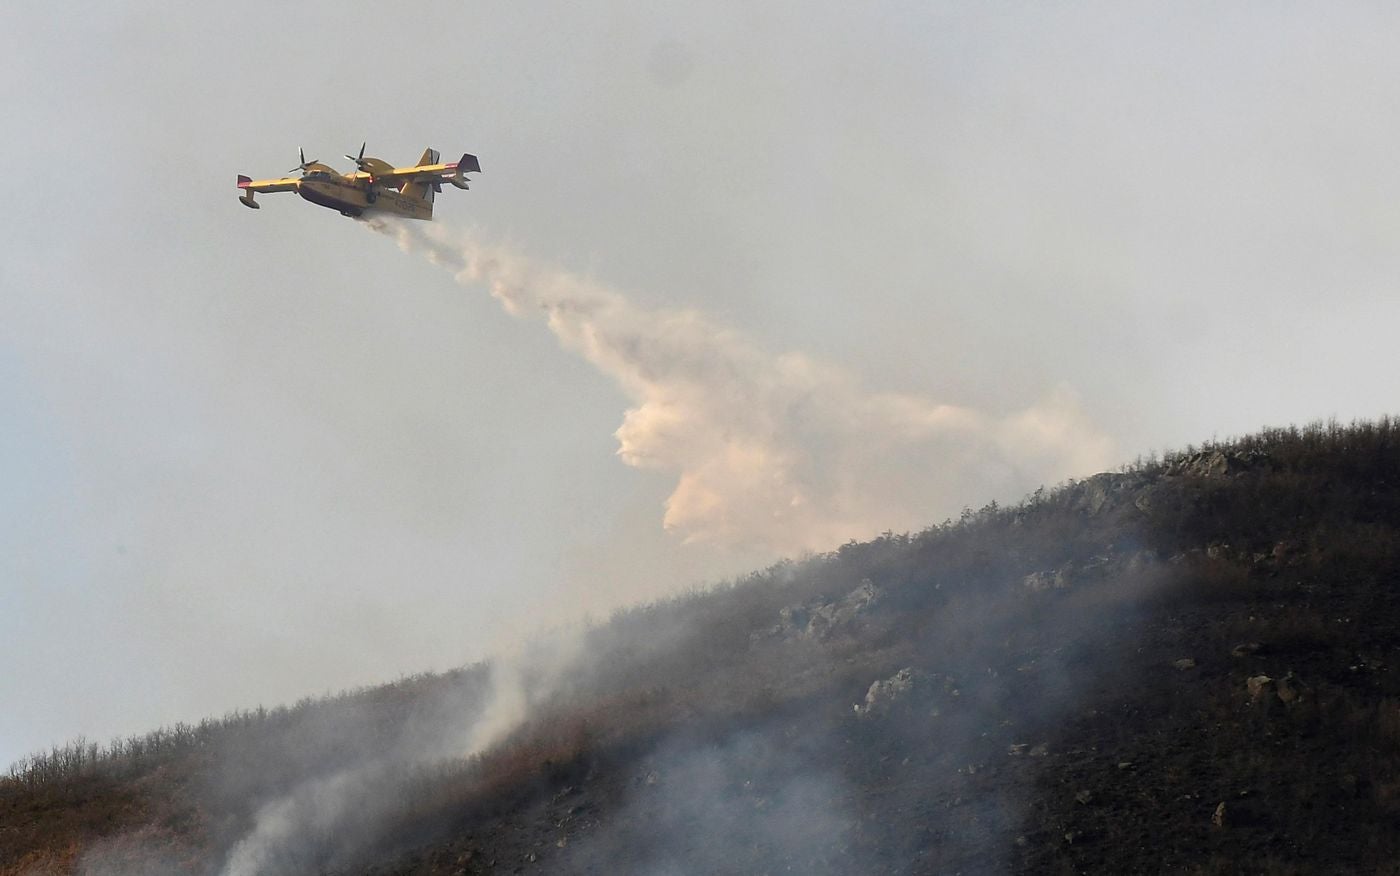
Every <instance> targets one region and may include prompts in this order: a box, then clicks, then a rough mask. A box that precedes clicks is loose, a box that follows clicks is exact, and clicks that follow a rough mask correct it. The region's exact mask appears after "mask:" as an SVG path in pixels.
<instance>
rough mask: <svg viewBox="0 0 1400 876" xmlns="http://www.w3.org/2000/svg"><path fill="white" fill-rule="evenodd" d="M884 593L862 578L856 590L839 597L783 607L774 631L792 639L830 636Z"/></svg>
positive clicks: (849, 623)
mask: <svg viewBox="0 0 1400 876" xmlns="http://www.w3.org/2000/svg"><path fill="white" fill-rule="evenodd" d="M882 595H883V592H882V591H881V590H880V588H879V587H876V586H875V584H874V582H872V581H871V580H870V579H869V578H865V579H862V580H861V582H860V584H858V585H857V586H856V588H855V589H854V590H852V591H851V592H850V593H847V594H846V595H845V596H843V597H841V598H840V599H838V600H836V601H833V602H826V601H823V600H812V601H810V602H805V603H802V604H801V605H789V606H785V607H783V608H781V609H779V610H778V625H777V626H776V627H774V628H773V630H772V633H773V634H776V635H780V636H783V637H784V638H788V639H816V640H818V641H821V640H824V639H827V638H829V637H831V636H832V635H834V634H836V633H839V632H841V631H842V630H844V629H845V628H847V627H849V626H850V625H851V624H852V622H854V621H855V620H856V619H857V618H859V617H860V616H861V615H863V614H865V613H866V612H867V611H869V609H870V608H871V606H873V605H875V604H876V603H877V602H879V601H880V597H881V596H882Z"/></svg>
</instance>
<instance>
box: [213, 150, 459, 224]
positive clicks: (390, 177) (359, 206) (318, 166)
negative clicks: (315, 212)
mask: <svg viewBox="0 0 1400 876" xmlns="http://www.w3.org/2000/svg"><path fill="white" fill-rule="evenodd" d="M298 154H300V156H301V164H299V165H297V166H296V167H294V168H292V170H291V171H289V172H291V173H295V172H296V171H298V170H300V171H301V176H299V177H297V176H289V177H283V178H282V179H259V180H254V179H250V178H248V177H246V176H243V175H242V174H240V175H239V177H238V188H239V191H240V192H241V194H240V195H239V196H238V200H240V201H242V202H243V203H244V204H245V205H247V206H249V207H252V208H253V209H254V210H256V209H258V208H259V207H261V206H262V205H261V204H259V203H258V202H257V201H256V200H255V199H254V195H255V194H256V193H257V192H296V193H297V194H298V195H301V196H302V197H303V198H305V199H306V200H308V201H310V202H311V203H313V204H318V205H320V206H322V207H330V208H331V209H332V210H339V211H340V215H342V216H361V215H363V214H365V213H373V212H381V213H391V214H393V215H396V216H405V217H407V218H409V219H431V218H433V195H434V194H436V193H438V192H440V191H442V184H443V183H451V184H452V185H454V186H456V187H457V188H459V189H465V188H467V177H466V175H467V174H468V173H480V172H481V165H480V164H479V163H478V162H477V160H476V156H475V155H463V156H462V158H461V160H459V161H454V162H453V163H451V164H439V163H438V159H439V157H440V156H439V155H438V151H437V150H436V149H427V150H425V151H424V152H423V157H422V158H420V159H418V163H417V164H416V165H414V166H413V167H394V166H393V165H391V164H389V163H388V162H385V161H380V160H379V159H378V158H366V157H365V147H364V144H363V143H362V144H360V154H359V156H358V157H357V156H354V155H347V156H345V157H346V158H348V159H350V160H351V161H353V162H355V167H356V168H357V169H356V170H355V171H354V172H352V173H345V174H342V173H340V172H339V171H337V170H336V169H335V168H333V167H330V166H328V165H325V164H322V163H320V162H319V161H316V160H315V159H313V160H311V161H307V160H306V153H305V152H302V151H300V150H298Z"/></svg>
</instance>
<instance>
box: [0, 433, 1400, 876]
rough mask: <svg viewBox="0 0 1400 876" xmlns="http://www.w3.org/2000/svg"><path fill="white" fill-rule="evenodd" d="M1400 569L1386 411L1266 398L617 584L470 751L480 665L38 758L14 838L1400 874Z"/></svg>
mask: <svg viewBox="0 0 1400 876" xmlns="http://www.w3.org/2000/svg"><path fill="white" fill-rule="evenodd" d="M1397 587H1400V423H1395V422H1393V421H1389V420H1382V421H1379V422H1376V423H1360V424H1354V425H1352V426H1346V427H1343V426H1337V425H1318V426H1313V427H1309V428H1306V429H1281V430H1272V431H1267V432H1264V433H1261V434H1259V435H1255V436H1252V437H1248V438H1245V439H1242V440H1238V441H1234V442H1230V443H1225V444H1215V445H1210V446H1207V447H1205V448H1200V449H1197V448H1191V449H1188V450H1186V451H1183V452H1179V453H1175V454H1170V455H1168V456H1167V458H1165V459H1163V460H1151V461H1146V462H1142V463H1139V464H1137V465H1134V466H1131V467H1129V468H1126V469H1125V470H1123V471H1121V472H1116V473H1107V474H1100V475H1096V476H1094V477H1091V478H1088V479H1087V480H1084V481H1080V482H1074V483H1070V484H1066V485H1063V486H1061V487H1059V488H1057V489H1054V490H1050V491H1041V492H1037V493H1036V494H1035V495H1033V496H1031V497H1029V498H1027V499H1026V500H1025V501H1023V502H1022V503H1021V504H1019V505H1016V506H1014V507H997V506H995V505H991V506H988V507H986V508H983V509H982V510H980V511H968V512H965V513H964V514H963V516H962V518H961V519H960V520H957V521H949V522H947V523H944V524H943V525H940V526H936V527H933V528H931V529H929V530H926V531H924V532H921V533H918V534H914V535H898V534H886V535H885V536H884V537H881V538H878V539H876V540H874V541H871V542H867V543H855V542H852V543H850V544H847V545H845V546H844V547H842V548H841V549H839V550H837V551H835V552H833V553H830V554H826V555H822V556H818V557H813V558H808V559H804V560H802V561H799V562H792V563H784V564H780V565H778V566H775V567H773V568H770V569H768V570H765V571H763V572H759V573H755V574H753V575H751V576H749V577H748V578H746V579H743V580H740V581H736V582H733V583H731V584H726V585H723V586H718V587H715V588H712V589H710V590H707V591H705V592H701V593H695V594H690V595H686V596H684V597H679V598H676V599H672V600H669V601H665V602H660V603H656V604H651V605H646V606H642V607H637V608H634V609H631V610H629V611H626V612H623V613H620V614H618V615H616V616H615V617H614V618H612V620H611V621H610V622H608V623H606V624H602V625H599V626H597V627H595V628H592V629H590V630H587V631H586V632H584V633H582V634H581V635H580V639H581V641H580V642H578V643H576V644H575V646H574V647H571V648H569V649H565V650H566V651H567V656H556V657H554V658H551V657H550V656H549V655H550V654H551V653H553V652H552V651H551V648H550V647H548V646H541V648H540V649H539V654H537V655H535V657H534V658H533V659H531V660H529V661H526V662H525V663H524V664H522V667H520V668H519V669H518V670H517V671H515V672H514V673H513V674H512V675H511V685H512V686H513V689H514V690H515V692H516V694H517V695H518V696H517V700H518V701H519V702H520V703H523V704H524V707H523V708H522V709H520V710H519V714H518V715H517V716H516V717H515V718H514V719H513V720H512V721H511V722H509V723H508V724H505V725H503V729H501V730H500V732H499V733H498V734H497V735H496V736H493V737H491V744H490V745H489V746H487V747H484V748H480V749H476V748H473V747H471V746H470V745H468V744H466V743H465V742H462V741H461V740H462V739H463V738H465V737H463V736H461V734H458V735H455V736H454V735H453V733H452V732H451V731H452V730H453V728H460V727H476V726H480V725H479V723H478V718H479V717H480V714H484V713H485V712H486V711H488V710H491V709H494V708H497V706H495V705H492V704H493V703H498V699H499V691H500V688H501V686H502V683H503V682H502V677H501V676H502V673H501V671H500V669H501V668H500V667H495V666H491V665H480V666H474V667H470V668H467V669H463V670H460V671H457V672H453V673H448V674H444V675H433V676H422V677H417V678H412V679H405V680H403V681H401V682H399V683H397V684H394V685H389V686H385V687H380V688H373V689H367V690H363V691H357V692H352V693H347V694H344V695H341V696H339V697H334V698H330V699H326V700H318V701H310V700H308V701H304V702H302V703H299V704H297V705H296V706H295V707H292V708H279V709H275V710H271V711H265V710H258V711H255V712H247V713H239V714H235V715H229V716H226V717H225V718H222V719H218V720H209V721H205V722H203V723H202V724H200V725H197V726H178V727H175V728H170V729H166V730H161V731H158V732H156V733H153V734H150V735H148V736H145V737H138V738H132V739H127V740H119V741H117V742H114V743H112V744H111V745H90V744H88V743H85V742H82V741H78V742H74V743H70V744H69V745H67V746H64V747H61V748H56V749H54V750H52V751H50V752H47V753H43V754H39V755H35V756H34V757H31V758H28V759H26V760H24V761H22V762H20V763H18V764H15V765H14V767H13V768H12V769H11V770H10V775H9V776H8V777H7V778H4V779H0V873H4V874H19V873H35V874H38V873H70V872H88V873H197V874H227V876H238V874H243V873H318V872H320V873H346V874H349V873H374V874H409V873H433V874H437V873H441V874H475V873H598V874H611V873H647V874H652V873H657V874H660V873H666V874H669V873H745V874H748V873H778V872H792V873H806V874H823V873H830V874H837V873H1008V872H1010V873H1022V872H1024V873H1084V872H1088V873H1105V872H1116V873H1129V872H1137V873H1157V872H1187V873H1240V872H1251V873H1279V874H1283V873H1314V872H1325V873H1400V864H1397V863H1396V862H1397V861H1400V593H1397ZM554 650H558V649H554ZM482 738H485V737H482ZM463 751H475V752H476V753H474V754H471V755H470V756H468V757H462V756H461V753H462V752H463Z"/></svg>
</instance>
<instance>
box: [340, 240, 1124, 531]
mask: <svg viewBox="0 0 1400 876" xmlns="http://www.w3.org/2000/svg"><path fill="white" fill-rule="evenodd" d="M366 224H368V225H369V227H371V228H373V229H375V230H376V231H379V232H381V233H384V234H387V235H388V236H390V237H392V238H393V239H395V240H396V241H397V242H398V244H399V246H400V247H401V248H403V249H404V250H406V251H408V252H412V253H416V254H420V255H422V256H424V257H426V258H428V259H429V260H430V261H432V262H433V263H435V264H438V265H441V266H443V267H445V268H447V269H448V270H450V271H451V272H452V273H453V275H454V277H455V278H456V280H457V282H458V283H461V284H462V285H465V286H477V285H485V286H487V287H488V288H489V289H490V292H491V295H492V296H494V297H495V298H496V299H497V300H498V301H500V302H501V304H502V305H503V306H504V307H505V308H506V309H507V310H508V311H509V312H510V313H512V314H514V315H517V316H522V317H532V316H533V317H536V318H539V319H542V320H544V322H545V323H546V325H548V327H549V329H550V331H551V332H553V334H554V335H555V337H557V338H558V339H559V342H560V343H561V344H563V345H564V346H565V347H566V348H568V349H569V350H572V351H574V352H575V353H577V354H579V355H580V356H582V357H583V358H585V359H586V360H587V361H588V362H589V363H591V364H592V365H593V366H595V367H596V368H597V369H598V370H599V371H601V372H602V373H603V374H605V375H607V376H608V377H609V378H611V379H612V380H613V381H615V382H616V383H617V385H618V386H619V387H620V388H621V389H622V390H623V391H624V392H625V393H626V394H627V396H628V398H629V399H630V400H631V401H632V403H633V406H632V407H631V408H630V409H628V411H627V412H626V414H625V415H624V417H623V421H622V425H621V426H620V427H619V428H618V429H617V431H616V433H615V436H616V438H617V441H618V449H617V454H618V456H619V457H620V458H621V459H622V461H623V462H625V463H626V464H628V465H630V466H634V467H636V468H642V469H651V470H657V471H662V472H666V473H668V474H670V475H672V476H674V477H675V478H676V482H675V487H674V489H673V490H672V492H671V494H670V496H669V497H668V498H667V500H666V503H665V514H664V518H663V523H664V525H665V527H666V529H667V530H668V531H670V532H672V533H674V534H676V535H678V536H680V537H682V538H683V539H684V540H685V541H687V542H692V543H694V542H702V543H714V544H719V545H725V546H737V547H751V548H761V549H767V550H771V551H775V552H778V553H793V552H799V551H804V550H824V549H829V548H831V547H833V546H835V545H837V544H840V543H842V542H844V541H846V540H848V539H852V538H858V537H865V536H869V535H873V534H875V533H877V532H880V531H884V530H900V531H903V530H910V529H915V528H918V527H920V526H922V525H926V524H927V523H928V522H929V520H930V519H931V518H934V517H935V516H940V515H946V514H949V513H952V512H953V511H954V510H956V509H957V508H958V507H961V506H963V505H965V504H968V503H971V502H973V501H980V500H983V499H985V498H986V497H987V496H997V497H999V498H1010V497H1013V496H1015V495H1017V494H1019V493H1022V492H1024V491H1026V490H1028V489H1033V488H1034V487H1035V486H1037V485H1039V484H1042V483H1046V482H1051V483H1053V482H1056V481H1058V480H1061V479H1064V478H1067V477H1069V476H1071V475H1074V474H1081V473H1084V472H1088V471H1093V470H1096V469H1097V468H1099V467H1102V466H1104V465H1106V464H1107V463H1108V462H1109V461H1110V460H1111V459H1112V458H1113V443H1112V441H1111V440H1110V439H1109V438H1108V437H1107V436H1106V435H1105V434H1104V433H1102V432H1101V431H1099V430H1098V429H1097V428H1096V427H1095V426H1094V425H1093V424H1092V423H1090V422H1089V421H1088V419H1087V418H1086V416H1085V415H1084V413H1083V412H1082V411H1081V410H1080V408H1079V405H1078V403H1077V400H1076V397H1075V395H1074V392H1073V391H1072V390H1071V389H1070V388H1068V387H1064V386H1061V387H1057V388H1055V389H1054V390H1053V391H1052V392H1051V393H1050V394H1049V395H1048V396H1047V397H1046V398H1044V399H1043V400H1042V401H1041V402H1039V403H1038V404H1036V405H1034V406H1033V407H1030V408H1028V409H1026V410H1023V411H1020V412H1018V413H1013V414H1010V415H1005V416H996V415H992V414H987V413H983V412H979V411H976V410H973V409H970V408H967V407H958V406H954V405H947V404H938V403H936V402H934V401H931V400H929V399H926V398H922V397H919V396H914V395H908V394H897V393H889V392H870V391H868V390H866V389H865V388H864V387H862V386H861V385H860V383H859V381H858V380H857V379H856V378H855V377H854V376H853V375H851V374H850V373H848V372H847V371H845V370H843V369H841V368H839V367H836V366H834V365H830V364H826V363H822V362H817V361H814V360H813V359H811V358H809V357H807V356H804V355H802V354H800V353H784V354H773V353H769V352H767V351H764V350H762V349H760V348H759V347H757V346H756V345H755V344H754V343H753V342H752V341H751V340H750V339H748V338H746V337H745V336H744V335H743V334H741V333H739V332H737V331H734V330H732V329H728V328H725V327H723V326H720V325H717V324H715V323H714V322H712V321H711V320H710V319H708V318H707V317H705V316H704V315H703V314H701V313H699V312H697V311H694V310H648V309H646V308H643V307H639V306H637V305H635V304H633V303H632V302H630V301H629V300H628V299H627V298H625V297H624V296H623V295H622V294H620V293H619V292H617V291H616V290H613V289H609V288H607V287H605V286H602V285H599V284H597V283H594V282H591V281H589V280H586V279H584V278H582V277H580V276H577V275H574V274H570V273H567V272H564V271H559V270H553V269H549V268H545V267H541V266H538V265H536V264H534V263H533V262H531V261H530V260H529V259H527V258H525V257H524V256H522V255H520V254H519V253H515V252H512V251H510V250H509V249H506V248H504V247H499V246H490V245H487V244H483V243H480V242H478V241H477V240H475V238H473V237H472V236H470V235H467V234H464V233H462V232H461V231H457V230H452V229H448V228H444V227H441V226H423V225H421V224H411V223H407V222H401V221H397V220H387V219H375V220H372V221H369V222H367V223H366Z"/></svg>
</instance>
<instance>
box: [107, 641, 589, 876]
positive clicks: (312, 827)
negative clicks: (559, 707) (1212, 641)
mask: <svg viewBox="0 0 1400 876" xmlns="http://www.w3.org/2000/svg"><path fill="white" fill-rule="evenodd" d="M582 633H583V631H582V629H580V628H565V629H559V630H556V631H554V633H553V635H552V636H550V637H549V638H547V639H541V640H539V641H535V642H530V643H528V644H525V645H522V646H519V647H517V648H516V649H515V650H513V651H511V652H508V653H506V654H505V655H503V656H502V657H500V658H498V659H496V660H495V661H493V662H492V664H491V669H490V671H491V677H490V684H489V687H488V689H487V691H486V695H485V699H484V701H482V700H481V698H480V697H479V696H478V694H477V693H475V692H474V691H452V690H449V691H446V692H438V693H436V694H435V695H434V696H432V697H429V698H428V701H427V702H419V703H417V704H416V705H415V709H416V714H415V716H414V720H411V721H410V722H409V724H408V726H407V727H406V729H405V730H404V731H403V733H402V736H401V737H400V738H399V739H398V740H396V742H395V743H394V744H393V745H392V746H390V747H388V748H386V749H385V750H383V751H380V752H377V753H374V754H372V755H371V756H369V757H367V758H364V759H362V760H360V761H359V762H357V763H354V764H352V765H350V766H347V767H344V768H341V769H337V770H335V771H333V772H330V773H328V774H323V775H313V776H311V777H310V778H308V779H306V780H304V781H302V782H301V783H299V784H298V785H297V786H296V787H294V788H292V789H291V790H290V792H288V793H286V794H282V795H279V796H277V797H275V798H274V799H271V800H268V801H266V802H263V803H262V804H261V805H260V806H259V807H258V809H257V812H256V813H255V814H254V816H253V823H252V827H251V829H250V830H249V831H248V833H247V834H246V835H245V836H243V837H242V838H241V839H239V840H238V841H237V842H236V843H235V844H234V845H233V847H232V848H231V849H230V850H229V852H228V855H227V857H226V859H225V862H224V865H223V867H222V869H221V871H220V876H269V874H283V873H288V874H290V873H310V872H321V871H323V870H325V869H326V868H327V867H328V866H330V865H333V864H336V863H337V862H341V858H342V857H343V858H344V859H345V860H346V861H350V860H353V859H354V855H355V854H356V853H357V851H358V846H357V845H356V841H359V840H363V839H365V838H369V837H373V836H374V833H375V830H376V829H377V828H378V826H379V825H380V824H382V823H383V822H384V821H386V820H387V818H388V816H389V815H390V814H391V813H392V811H393V808H394V806H395V805H396V804H399V803H401V802H402V798H401V797H400V796H399V795H398V789H399V788H400V787H401V786H402V783H403V781H404V779H405V777H407V776H411V775H412V773H413V770H414V769H415V768H418V767H423V766H427V765H431V764H434V763H451V762H461V761H464V760H468V759H470V758H471V757H473V756H475V755H479V754H481V753H483V752H486V751H488V750H490V749H491V748H492V747H493V746H495V745H497V744H498V743H500V742H501V741H502V740H503V739H505V738H506V737H507V736H508V735H509V734H510V733H511V732H512V731H514V730H515V729H516V728H518V727H519V726H520V725H521V724H522V723H524V721H525V720H526V718H527V717H528V716H529V715H530V713H531V711H532V710H533V709H535V708H536V707H538V706H539V704H540V702H541V701H542V700H544V699H546V698H548V697H550V696H552V695H553V694H554V692H555V691H556V690H557V687H558V685H559V683H560V681H561V679H562V677H563V674H564V673H565V672H566V671H567V670H568V668H569V667H570V666H572V665H573V664H574V662H575V661H576V660H577V659H578V656H579V653H580V650H581V648H582V645H583V637H582ZM345 732H346V733H347V734H349V735H351V736H353V734H354V732H355V728H353V727H352V728H348V729H347V730H346V731H345ZM336 741H337V740H336V738H335V737H334V736H333V735H330V734H328V735H327V737H326V738H325V739H324V740H323V742H324V744H325V745H326V746H333V745H334V744H335V743H336ZM92 872H94V873H96V874H103V876H105V871H104V870H102V869H93V870H92Z"/></svg>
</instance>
